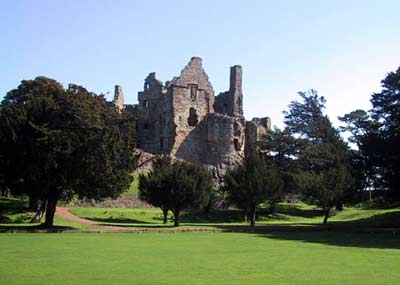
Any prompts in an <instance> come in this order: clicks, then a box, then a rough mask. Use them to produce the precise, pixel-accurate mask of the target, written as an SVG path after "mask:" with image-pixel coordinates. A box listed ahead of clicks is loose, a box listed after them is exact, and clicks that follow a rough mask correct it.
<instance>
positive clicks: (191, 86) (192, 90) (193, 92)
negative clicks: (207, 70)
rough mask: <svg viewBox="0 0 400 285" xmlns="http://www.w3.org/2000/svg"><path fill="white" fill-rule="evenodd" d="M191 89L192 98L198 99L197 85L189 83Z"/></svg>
mask: <svg viewBox="0 0 400 285" xmlns="http://www.w3.org/2000/svg"><path fill="white" fill-rule="evenodd" d="M189 89H190V98H191V99H192V100H193V101H195V100H196V99H197V85H195V84H191V85H189Z"/></svg>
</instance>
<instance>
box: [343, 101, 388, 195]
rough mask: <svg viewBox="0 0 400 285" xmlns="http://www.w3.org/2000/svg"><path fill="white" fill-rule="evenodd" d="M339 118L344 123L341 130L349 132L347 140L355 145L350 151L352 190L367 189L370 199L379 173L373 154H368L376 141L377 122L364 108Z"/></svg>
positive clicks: (377, 181) (378, 178)
mask: <svg viewBox="0 0 400 285" xmlns="http://www.w3.org/2000/svg"><path fill="white" fill-rule="evenodd" d="M339 120H340V121H342V122H343V123H345V124H346V126H341V127H340V129H341V131H342V132H348V133H350V136H349V139H348V140H349V142H350V143H353V144H355V145H356V146H357V149H356V150H352V151H351V165H352V167H351V172H352V177H353V185H354V187H353V190H354V191H353V192H356V191H365V190H369V196H370V200H371V198H372V191H371V188H372V186H373V185H374V184H375V185H377V184H379V180H380V177H381V176H380V175H379V172H378V170H379V169H378V168H377V167H376V166H374V165H375V164H376V163H375V162H374V160H375V159H374V156H371V155H368V153H369V152H370V151H371V150H372V148H371V147H372V146H373V144H374V143H373V141H376V138H378V137H377V134H378V129H379V124H377V123H376V122H374V121H373V120H371V118H370V116H369V115H368V113H367V112H365V111H364V110H360V109H358V110H355V111H352V112H350V113H348V114H345V115H344V116H343V117H339Z"/></svg>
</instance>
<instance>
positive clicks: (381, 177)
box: [340, 68, 400, 200]
mask: <svg viewBox="0 0 400 285" xmlns="http://www.w3.org/2000/svg"><path fill="white" fill-rule="evenodd" d="M381 84H382V91H381V92H379V93H374V94H372V98H371V103H372V106H373V108H372V109H371V110H370V111H369V113H370V115H371V116H369V114H368V113H367V112H366V111H363V110H356V111H353V112H351V113H349V114H346V115H344V116H343V117H341V118H340V120H341V121H343V122H344V123H345V124H346V126H345V127H343V128H342V129H343V131H349V132H350V133H351V134H352V136H351V137H350V140H351V142H353V143H356V144H357V146H358V157H357V159H358V161H359V162H361V163H360V167H362V169H363V174H364V175H363V178H364V180H365V182H364V185H365V188H367V187H368V188H373V189H374V190H384V191H385V192H388V194H389V195H390V197H391V198H392V199H395V200H400V190H399V189H400V178H399V177H400V172H399V171H400V170H399V169H400V164H399V163H400V162H399V161H400V68H399V69H397V71H396V72H390V73H389V74H388V75H387V76H386V77H385V78H384V79H383V80H382V82H381ZM387 190H389V191H387Z"/></svg>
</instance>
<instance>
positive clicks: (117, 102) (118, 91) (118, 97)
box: [113, 85, 124, 111]
mask: <svg viewBox="0 0 400 285" xmlns="http://www.w3.org/2000/svg"><path fill="white" fill-rule="evenodd" d="M113 104H114V106H115V108H117V110H118V111H121V110H122V109H123V108H124V94H123V92H122V86H121V85H115V91H114V99H113Z"/></svg>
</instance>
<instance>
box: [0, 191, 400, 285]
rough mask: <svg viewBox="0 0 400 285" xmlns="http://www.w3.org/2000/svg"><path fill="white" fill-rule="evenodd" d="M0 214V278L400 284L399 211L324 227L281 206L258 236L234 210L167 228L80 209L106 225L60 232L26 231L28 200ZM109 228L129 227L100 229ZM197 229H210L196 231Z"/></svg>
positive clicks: (62, 225)
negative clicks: (118, 230) (119, 230)
mask: <svg viewBox="0 0 400 285" xmlns="http://www.w3.org/2000/svg"><path fill="white" fill-rule="evenodd" d="M0 210H1V211H0V231H1V230H2V231H8V233H1V234H0V284H206V283H209V284H398V283H399V280H400V270H398V268H399V266H400V225H399V221H400V208H399V207H392V208H383V207H353V208H346V209H345V210H344V211H342V212H336V213H333V215H332V216H331V217H330V219H329V224H328V226H322V225H321V222H322V215H321V213H320V212H319V211H318V209H316V208H315V207H314V206H309V205H304V204H280V205H278V208H277V213H276V214H273V215H271V214H269V213H268V212H267V211H266V210H263V211H260V212H259V216H258V221H257V226H256V228H255V229H254V232H253V231H252V229H251V228H250V227H249V226H248V224H247V223H244V222H243V215H242V212H241V211H239V210H234V209H230V210H214V211H211V212H210V213H204V211H194V212H193V211H189V212H184V213H183V217H182V226H181V227H179V230H176V229H175V228H173V227H172V223H171V221H170V222H169V223H168V225H166V226H165V225H163V224H162V223H161V222H162V220H161V211H160V210H159V209H157V208H146V209H122V208H82V207H75V208H71V209H70V210H71V212H72V213H74V214H75V215H77V216H80V217H83V218H87V219H91V220H94V221H97V222H99V223H100V225H82V224H79V223H76V222H71V221H68V220H65V219H63V218H60V217H57V218H56V220H55V224H56V225H57V226H58V227H59V229H63V231H64V232H62V233H27V232H26V231H27V230H28V231H29V230H30V229H34V228H36V227H37V225H32V224H28V221H29V219H30V217H31V216H32V215H33V213H30V212H26V201H21V200H19V199H13V198H0ZM110 225H112V226H118V227H120V228H126V229H128V230H132V232H130V233H105V231H102V233H101V234H100V233H99V229H106V228H107V227H109V226H110ZM146 229H147V230H146ZM139 230H140V231H139ZM142 230H143V232H142ZM187 230H188V231H190V232H186V231H187ZM197 230H210V232H207V233H206V232H193V231H197ZM12 231H15V232H16V233H15V234H13V233H10V232H12ZM73 231H93V233H82V232H81V233H74V232H73ZM213 231H214V232H213ZM231 231H235V232H231ZM175 232H176V233H175ZM140 233H141V234H140Z"/></svg>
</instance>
